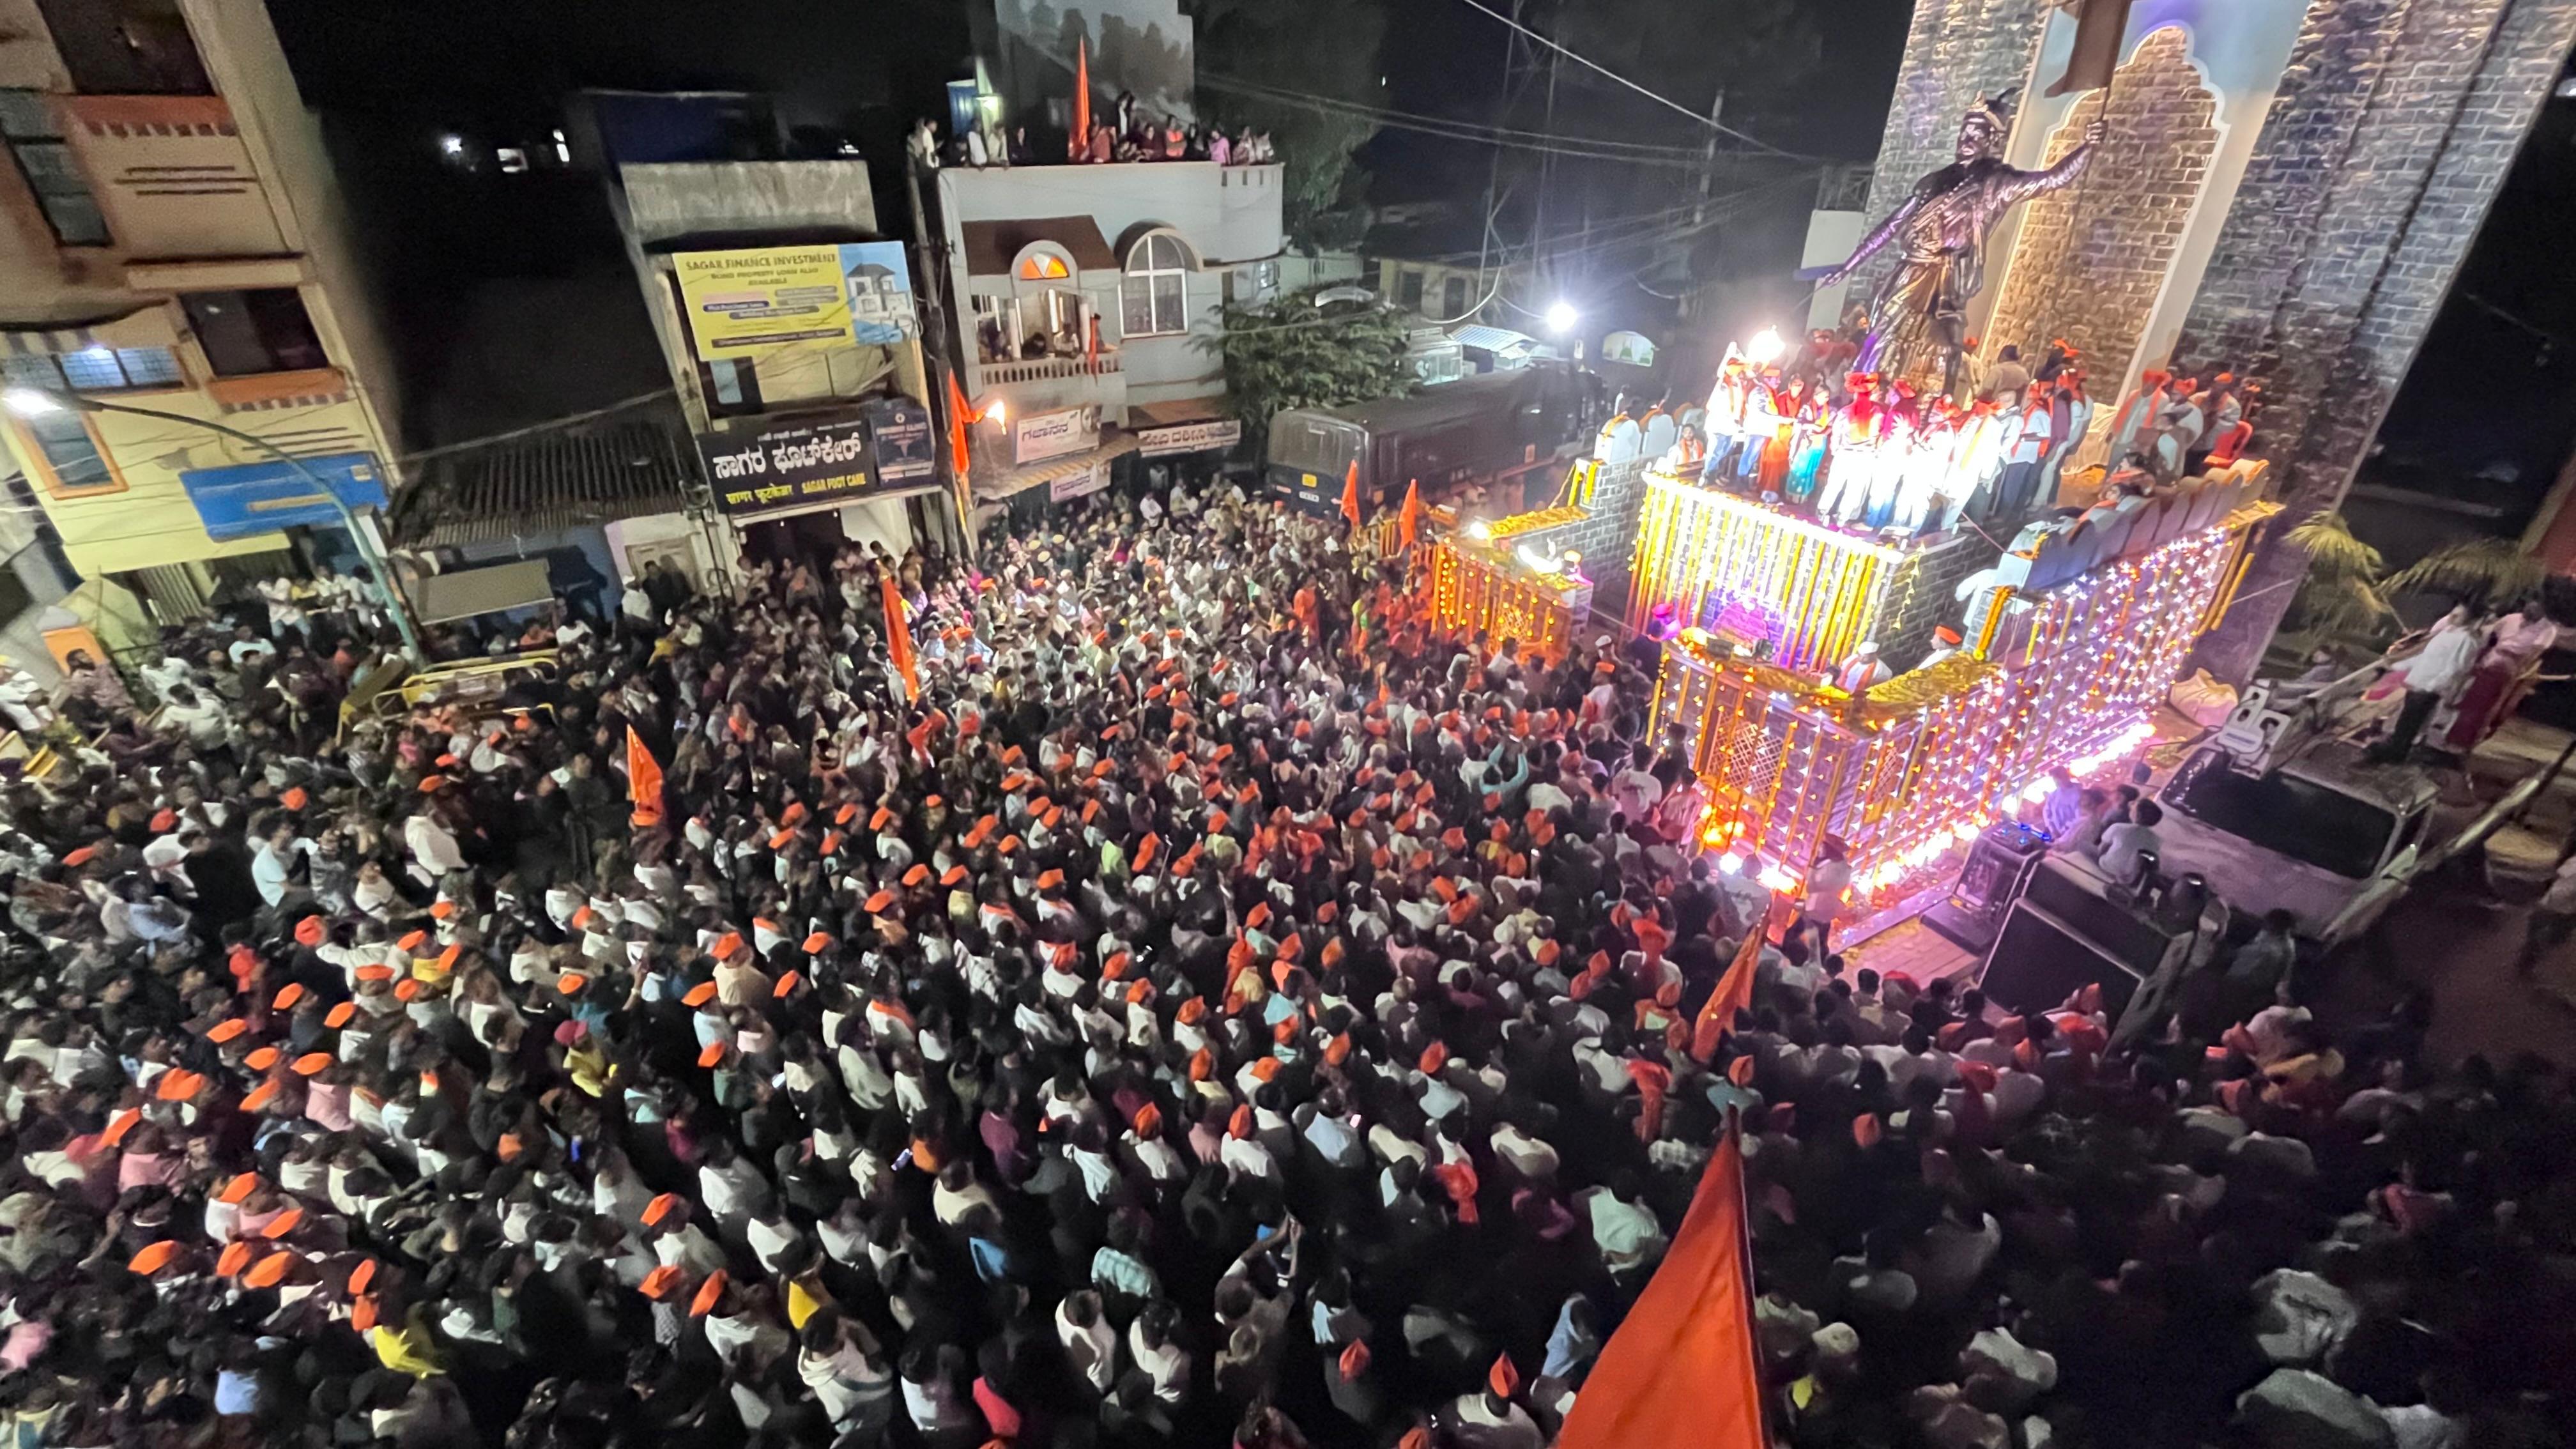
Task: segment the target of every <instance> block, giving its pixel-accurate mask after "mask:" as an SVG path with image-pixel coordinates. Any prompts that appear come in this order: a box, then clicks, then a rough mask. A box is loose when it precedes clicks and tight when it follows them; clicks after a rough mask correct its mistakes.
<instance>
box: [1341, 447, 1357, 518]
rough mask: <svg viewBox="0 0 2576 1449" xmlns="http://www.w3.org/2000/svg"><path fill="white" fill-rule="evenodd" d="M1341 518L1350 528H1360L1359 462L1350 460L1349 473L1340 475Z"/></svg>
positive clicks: (1354, 459)
mask: <svg viewBox="0 0 2576 1449" xmlns="http://www.w3.org/2000/svg"><path fill="white" fill-rule="evenodd" d="M1342 516H1343V517H1344V518H1347V519H1349V520H1350V521H1351V527H1353V528H1357V527H1359V526H1360V460H1359V459H1357V458H1353V459H1352V460H1351V467H1350V471H1349V472H1347V473H1344V474H1343V475H1342Z"/></svg>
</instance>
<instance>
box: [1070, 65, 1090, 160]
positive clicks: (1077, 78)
mask: <svg viewBox="0 0 2576 1449" xmlns="http://www.w3.org/2000/svg"><path fill="white" fill-rule="evenodd" d="M1068 141H1069V143H1070V144H1069V145H1068V146H1067V147H1066V149H1067V150H1068V151H1070V152H1071V153H1072V155H1073V159H1074V160H1076V161H1080V160H1083V159H1084V158H1085V157H1087V156H1088V155H1089V154H1090V152H1091V37H1090V36H1088V35H1078V36H1075V37H1074V41H1073V134H1072V136H1071V137H1069V138H1068Z"/></svg>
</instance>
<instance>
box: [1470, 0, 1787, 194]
mask: <svg viewBox="0 0 2576 1449" xmlns="http://www.w3.org/2000/svg"><path fill="white" fill-rule="evenodd" d="M1462 3H1464V4H1466V5H1467V6H1469V7H1470V8H1472V9H1476V10H1481V11H1483V12H1484V13H1485V14H1487V15H1490V16H1492V17H1493V18H1494V19H1496V20H1499V21H1501V22H1502V23H1503V24H1505V25H1508V26H1510V27H1511V28H1512V29H1514V30H1516V31H1519V32H1520V33H1521V34H1523V35H1526V36H1528V37H1529V38H1530V39H1532V40H1535V41H1537V42H1538V43H1539V44H1541V45H1544V46H1546V47H1547V48H1548V49H1550V50H1553V51H1555V52H1556V53H1557V54H1559V55H1561V56H1564V57H1565V58H1566V59H1568V60H1570V61H1573V62H1574V63H1575V64H1577V65H1579V66H1582V67H1583V68H1584V69H1586V70H1589V71H1592V72H1594V73H1595V74H1597V75H1602V76H1606V77H1608V78H1609V79H1611V80H1614V81H1617V82H1618V83H1619V84H1621V85H1623V86H1626V87H1627V88H1628V89H1630V90H1632V91H1635V92H1636V93H1637V94H1639V95H1641V96H1644V97H1645V98H1646V99H1647V100H1650V101H1653V102H1654V103H1655V104H1656V105H1659V106H1663V107H1666V108H1668V109H1671V110H1674V111H1678V112H1680V113H1681V114H1683V115H1685V116H1688V117H1690V118H1691V120H1692V121H1693V122H1694V123H1696V124H1698V125H1702V126H1706V127H1708V128H1709V129H1711V130H1713V131H1716V132H1718V133H1719V134H1721V135H1727V136H1733V137H1734V138H1735V139H1737V140H1739V141H1742V142H1743V143H1745V144H1746V145H1748V146H1752V147H1755V148H1756V149H1758V150H1762V151H1767V152H1769V153H1771V154H1772V155H1775V156H1788V157H1792V158H1794V159H1796V160H1800V161H1813V160H1818V159H1820V158H1818V157H1813V156H1801V155H1799V154H1798V153H1797V152H1795V151H1786V150H1782V149H1781V148H1780V147H1778V146H1774V145H1772V144H1771V143H1770V142H1768V141H1765V140H1763V139H1762V138H1761V137H1759V136H1750V135H1747V134H1745V133H1744V132H1742V131H1739V130H1737V129H1735V128H1734V127H1733V126H1730V125H1727V124H1726V123H1725V122H1723V121H1720V120H1717V119H1716V118H1714V117H1711V116H1703V115H1701V114H1700V113H1699V112H1697V111H1694V110H1692V109H1691V108H1690V107H1688V106H1685V105H1683V104H1682V103H1681V102H1679V101H1676V100H1674V99H1673V98H1671V97H1670V96H1666V95H1663V94H1661V93H1660V92H1657V91H1651V90H1648V89H1646V88H1645V87H1644V86H1641V85H1639V84H1637V83H1636V82H1635V81H1632V80H1630V79H1628V78H1627V77H1626V76H1624V75H1621V74H1619V73H1618V72H1617V71H1615V70H1612V69H1610V68H1609V67H1608V66H1605V65H1602V64H1601V63H1599V62H1598V61H1595V60H1592V59H1590V58H1589V57H1587V56H1584V55H1582V54H1580V53H1578V52H1576V51H1572V50H1568V49H1567V48H1565V47H1564V46H1562V45H1559V44H1557V43H1556V42H1555V41H1553V40H1550V39H1548V38H1547V37H1546V36H1544V35H1541V34H1539V33H1538V32H1537V31H1535V30H1532V29H1530V28H1529V27H1528V26H1526V25H1523V24H1521V23H1520V22H1519V21H1517V20H1514V19H1513V18H1512V17H1510V16H1508V15H1505V14H1504V13H1502V12H1501V11H1499V10H1496V9H1494V8H1493V7H1492V6H1490V5H1487V4H1485V3H1484V0H1462Z"/></svg>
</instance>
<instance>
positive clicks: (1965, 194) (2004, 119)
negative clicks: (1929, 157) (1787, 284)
mask: <svg viewBox="0 0 2576 1449" xmlns="http://www.w3.org/2000/svg"><path fill="white" fill-rule="evenodd" d="M2011 130H2012V97H2011V95H2010V94H2009V93H2007V94H2004V95H2000V96H1996V97H1993V98H1992V99H1989V100H1983V101H1979V102H1978V103H1977V104H1976V106H1975V107H1973V108H1972V109H1970V110H1969V112H1968V114H1967V115H1966V116H1964V117H1962V118H1961V119H1960V121H1959V144H1958V148H1957V150H1956V152H1955V153H1954V154H1955V159H1954V160H1952V161H1951V163H1950V164H1949V165H1947V166H1944V167H1942V168H1941V169H1940V170H1938V171H1935V172H1933V173H1931V174H1930V175H1928V176H1926V177H1924V178H1923V179H1922V180H1920V181H1918V182H1916V183H1915V185H1914V191H1913V193H1912V194H1911V195H1909V196H1907V197H1906V198H1905V200H1904V202H1903V203H1902V204H1901V205H1899V206H1898V207H1897V208H1896V209H1895V210H1894V211H1893V212H1890V213H1889V214H1888V217H1887V219H1886V220H1885V221H1882V222H1880V223H1879V224H1878V225H1877V226H1876V227H1875V228H1873V229H1872V230H1871V231H1870V233H1869V235H1868V236H1866V237H1864V238H1862V239H1861V244H1860V245H1859V246H1858V247H1857V248H1855V249H1854V250H1853V252H1852V254H1851V256H1850V258H1849V259H1847V260H1845V261H1844V262H1843V264H1842V265H1841V266H1838V267H1836V268H1834V269H1833V270H1832V271H1830V272H1827V273H1825V274H1824V276H1823V280H1824V281H1825V282H1826V283H1832V282H1837V281H1841V280H1842V279H1844V278H1845V277H1848V276H1850V275H1851V273H1852V271H1853V270H1854V269H1855V268H1857V267H1859V266H1860V264H1861V263H1863V262H1865V261H1867V260H1869V258H1870V257H1871V256H1872V255H1874V254H1876V253H1878V252H1880V251H1883V250H1886V249H1887V248H1889V247H1890V246H1894V247H1896V248H1897V249H1898V260H1897V263H1896V265H1895V267H1894V268H1893V269H1892V270H1891V271H1890V272H1889V273H1888V276H1887V280H1886V281H1884V282H1882V283H1881V284H1880V285H1879V288H1878V290H1877V292H1876V293H1875V294H1873V295H1872V296H1871V298H1870V301H1869V341H1868V342H1867V343H1866V344H1865V345H1864V346H1863V347H1862V348H1861V355H1860V362H1859V369H1858V370H1860V371H1862V372H1875V373H1879V374H1881V375H1882V376H1883V377H1884V378H1885V379H1886V380H1887V381H1888V382H1890V383H1895V382H1910V383H1913V384H1914V385H1915V386H1916V387H1917V388H1918V389H1922V390H1926V391H1930V390H1934V389H1940V390H1947V388H1948V387H1949V384H1950V382H1951V379H1952V376H1953V374H1954V372H1955V364H1956V362H1957V361H1958V358H1959V355H1960V352H1961V348H1962V345H1963V341H1964V337H1965V329H1966V322H1967V304H1968V300H1969V299H1970V298H1972V297H1974V296H1976V295H1977V293H1978V292H1979V291H1981V290H1983V289H1984V287H1985V284H1986V266H1985V243H1986V237H1987V235H1988V234H1989V233H1990V232H1992V231H1993V230H1994V226H1995V223H1996V222H1997V221H1999V220H2001V219H2002V218H2003V214H2004V213H2005V212H2006V211H2008V210H2010V209H2011V208H2012V207H2013V206H2014V205H2015V204H2017V203H2019V202H2021V201H2024V200H2026V199H2028V198H2030V197H2033V196H2037V195H2039V194H2041V193H2043V192H2049V191H2055V190H2058V189H2060V188H2062V187H2066V186H2071V185H2073V184H2075V182H2076V181H2077V180H2079V179H2081V178H2082V177H2083V175H2084V172H2085V169H2086V168H2087V167H2089V166H2090V165H2092V162H2093V153H2094V151H2095V150H2096V149H2097V147H2098V144H2099V142H2100V141H2101V139H2102V134H2103V128H2102V123H2101V122H2099V121H2096V122H2094V123H2093V124H2092V125H2090V126H2088V127H2086V128H2085V133H2084V141H2083V144H2081V145H2079V146H2077V147H2076V148H2075V149H2074V150H2073V151H2070V152H2068V153H2067V155H2066V157H2065V159H2063V160H2061V161H2059V162H2058V163H2057V164H2056V165H2054V166H2051V167H2049V168H2047V169H2046V170H2042V171H2024V170H2022V169H2020V168H2019V167H2014V166H2007V165H2005V164H2004V161H2003V155H2002V152H2003V144H2004V138H2005V136H2006V135H2008V134H2009V133H2010V132H2011Z"/></svg>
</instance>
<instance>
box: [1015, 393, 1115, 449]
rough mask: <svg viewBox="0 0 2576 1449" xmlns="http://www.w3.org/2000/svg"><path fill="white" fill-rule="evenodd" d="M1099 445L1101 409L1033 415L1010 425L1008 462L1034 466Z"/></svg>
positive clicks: (1080, 409)
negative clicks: (1032, 464) (1049, 459)
mask: <svg viewBox="0 0 2576 1449" xmlns="http://www.w3.org/2000/svg"><path fill="white" fill-rule="evenodd" d="M1099 446H1100V409H1099V407H1098V406H1097V405H1096V404H1095V405H1093V406H1089V407H1078V408H1066V409H1065V410H1063V411H1062V412H1053V413H1032V414H1030V415H1029V416H1027V417H1024V418H1020V419H1018V420H1016V421H1014V422H1013V423H1012V424H1011V461H1012V462H1013V463H1036V462H1041V461H1044V460H1045V459H1048V458H1061V457H1063V456H1064V455H1065V454H1067V453H1079V452H1081V451H1082V450H1083V449H1085V448H1096V447H1099Z"/></svg>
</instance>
